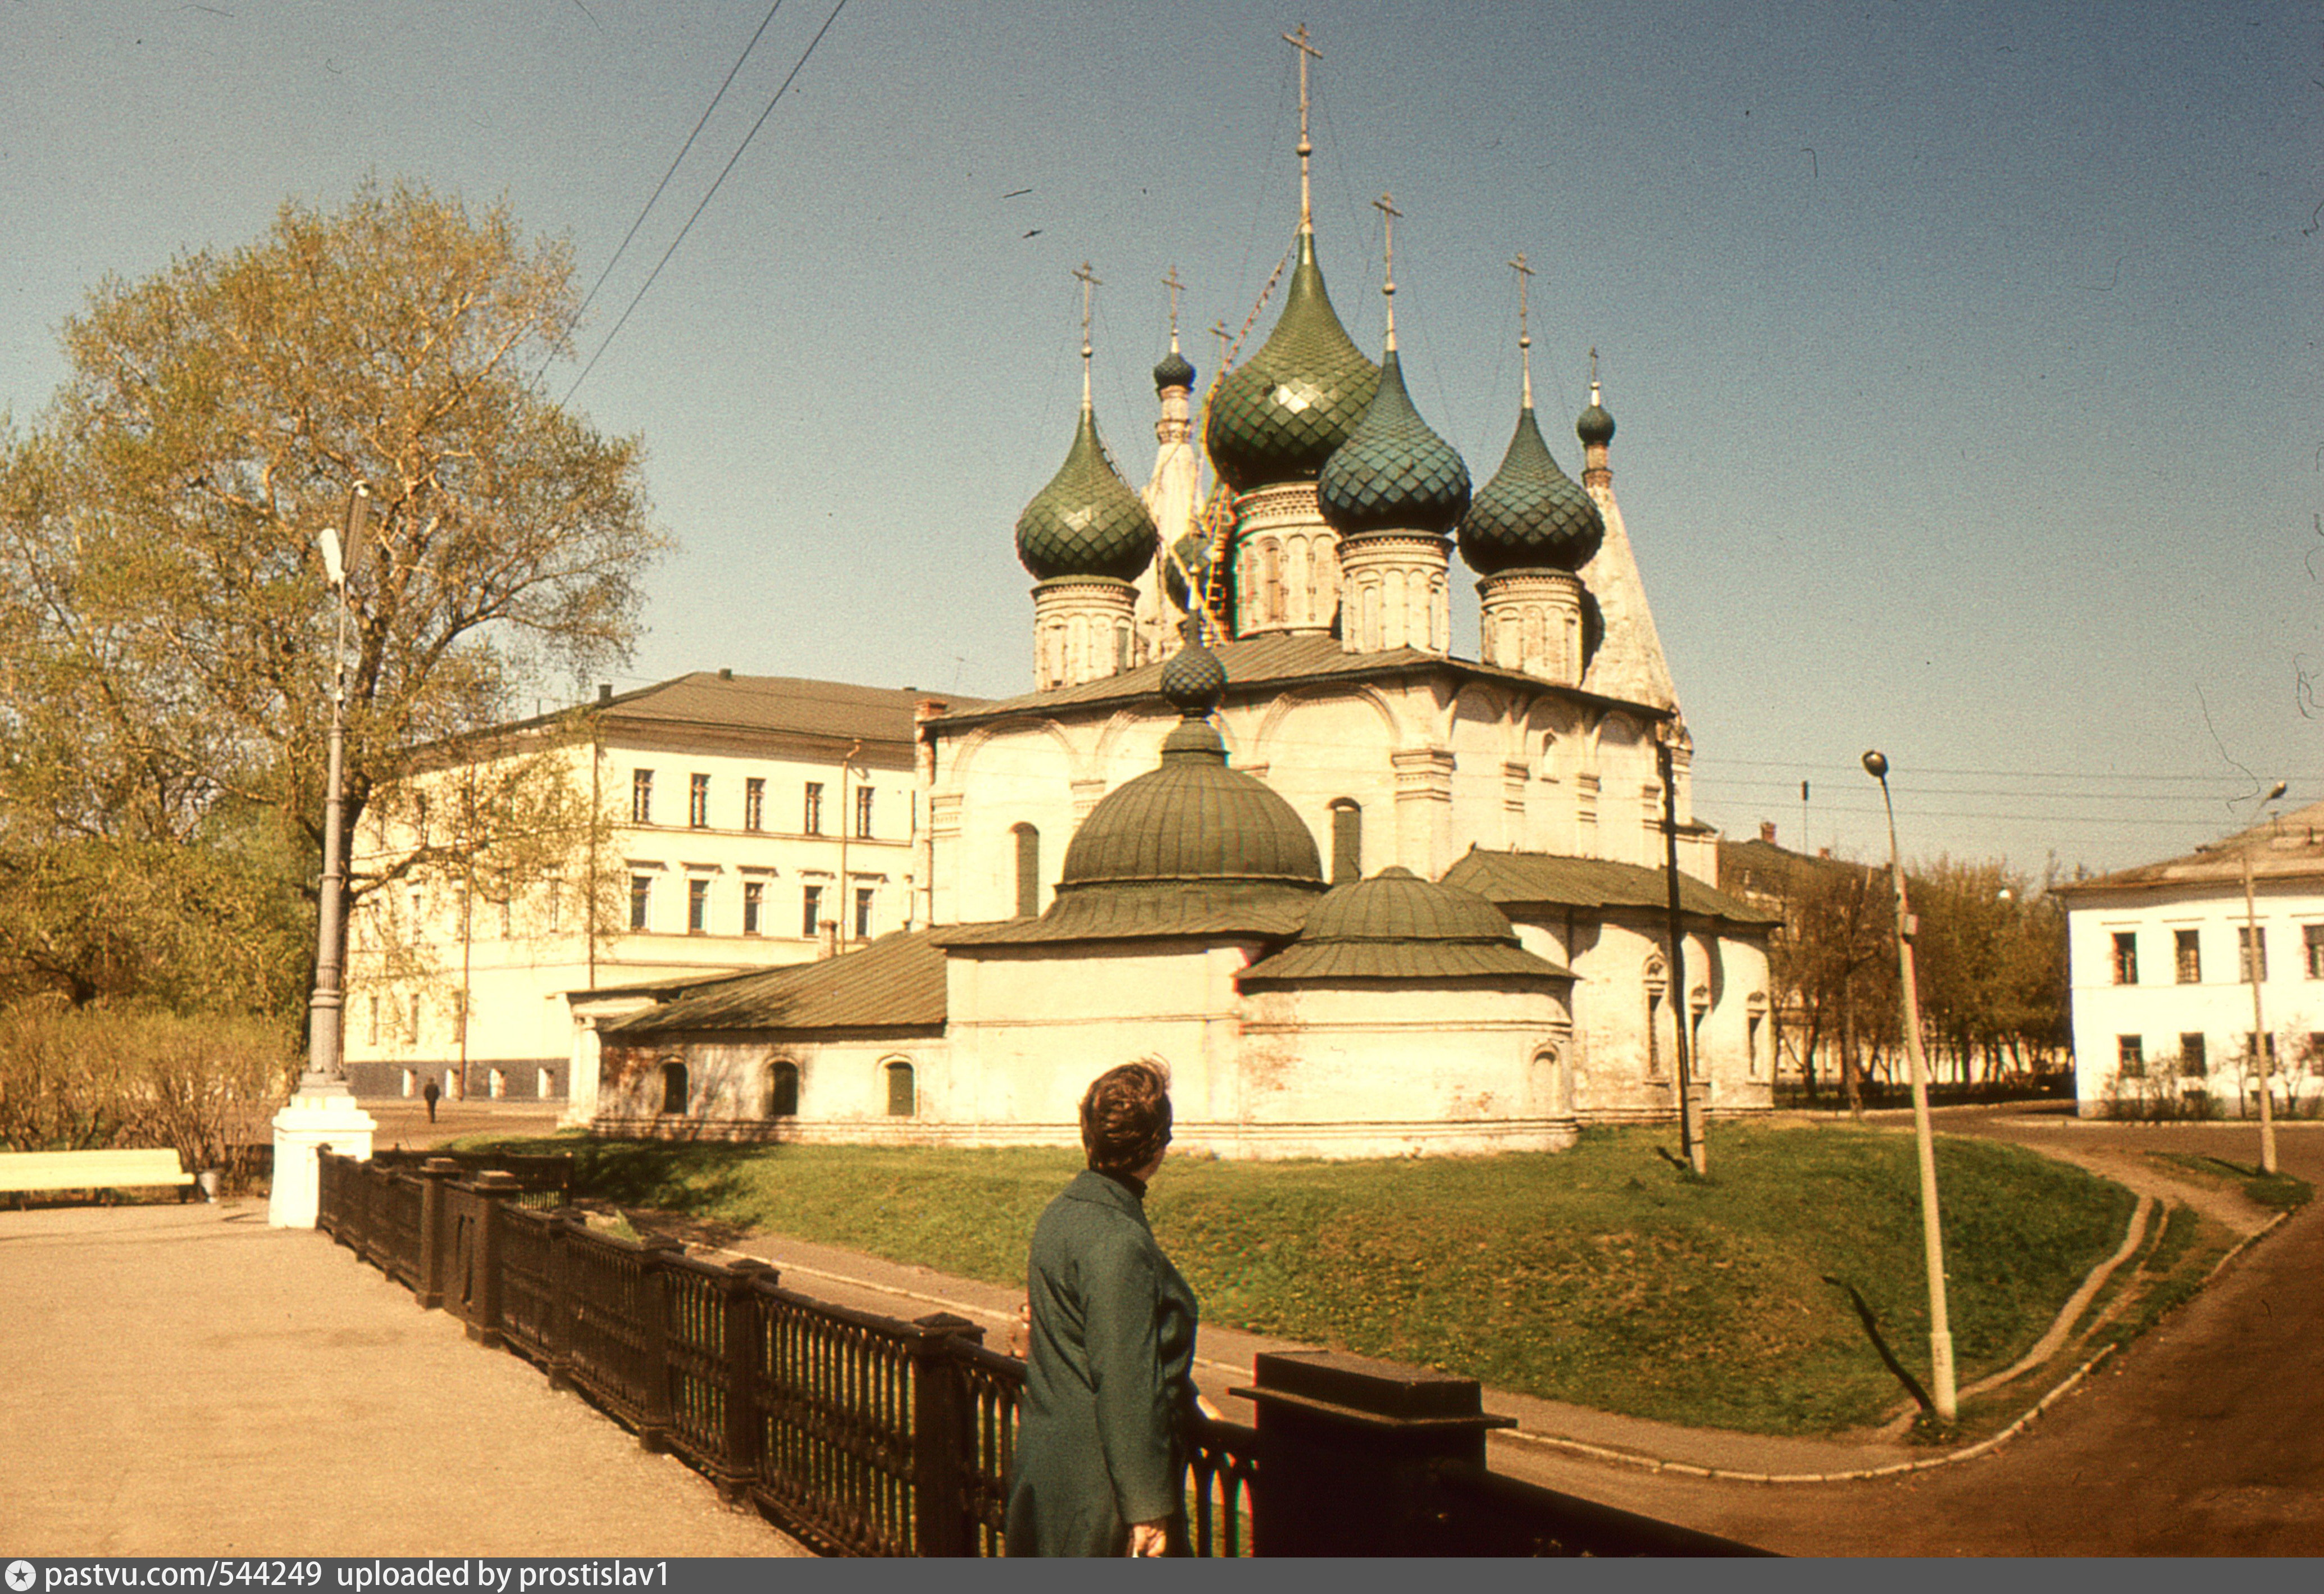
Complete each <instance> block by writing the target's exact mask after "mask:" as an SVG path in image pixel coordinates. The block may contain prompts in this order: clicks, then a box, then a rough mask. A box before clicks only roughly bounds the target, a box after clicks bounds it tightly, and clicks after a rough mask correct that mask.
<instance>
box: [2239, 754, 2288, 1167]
mask: <svg viewBox="0 0 2324 1594" xmlns="http://www.w3.org/2000/svg"><path fill="white" fill-rule="evenodd" d="M2283 793H2284V783H2283V782H2282V781H2281V780H2279V781H2277V782H2276V783H2275V786H2274V788H2273V789H2272V790H2271V791H2269V793H2268V794H2267V797H2265V799H2264V801H2263V802H2262V804H2261V806H2263V807H2264V806H2266V804H2267V803H2272V802H2273V801H2275V800H2276V798H2278V797H2282V795H2283ZM2244 937H2245V944H2244V972H2245V974H2246V975H2247V976H2248V977H2249V978H2250V980H2251V988H2252V1051H2253V1053H2254V1054H2255V1055H2254V1056H2253V1058H2252V1065H2253V1067H2254V1068H2255V1069H2256V1070H2257V1071H2258V1073H2259V1167H2260V1172H2262V1173H2264V1174H2273V1173H2274V1172H2275V1092H2274V1089H2273V1083H2274V1082H2273V1079H2272V1078H2271V1077H2270V1076H2271V1075H2272V1074H2273V1073H2274V1069H2273V1067H2272V1066H2271V1065H2272V1064H2273V1063H2274V1061H2275V1058H2274V1055H2273V1053H2272V1052H2270V1050H2269V1049H2268V1044H2267V1020H2266V1018H2264V1016H2263V1015H2262V1013H2261V1010H2260V1000H2259V982H2260V979H2261V977H2262V976H2263V975H2264V973H2265V972H2266V968H2265V963H2266V947H2265V945H2264V944H2263V943H2262V942H2261V940H2260V938H2259V913H2258V910H2257V909H2256V908H2254V907H2253V905H2252V866H2251V848H2250V847H2248V846H2246V848H2244Z"/></svg>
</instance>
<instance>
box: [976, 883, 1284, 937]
mask: <svg viewBox="0 0 2324 1594" xmlns="http://www.w3.org/2000/svg"><path fill="white" fill-rule="evenodd" d="M1320 889H1321V888H1320V886H1318V885H1305V886H1302V885H1296V884H1291V883H1287V882H1284V881H1279V880H1252V881H1237V880H1148V881H1129V882H1122V883H1112V884H1107V885H1102V886H1088V887H1084V888H1083V889H1079V890H1073V891H1067V890H1062V889H1061V890H1059V891H1058V893H1057V899H1056V901H1055V902H1053V903H1051V904H1050V905H1049V909H1048V911H1047V912H1046V913H1044V914H1043V915H1041V917H1038V918H1028V919H1010V920H1008V921H1007V922H1005V923H1002V924H995V925H957V926H951V927H949V928H945V929H942V930H938V931H936V932H935V935H936V941H937V944H940V945H942V946H945V947H947V948H953V947H974V946H1023V945H1038V944H1047V943H1054V942H1063V941H1152V940H1167V939H1172V938H1177V937H1195V938H1199V939H1203V940H1252V941H1262V942H1271V941H1283V940H1287V939H1289V938H1290V937H1291V936H1292V935H1296V934H1297V933H1298V930H1299V926H1300V924H1301V922H1302V921H1303V920H1304V919H1305V917H1307V911H1308V909H1310V908H1313V907H1314V905H1315V900H1316V898H1317V896H1318V894H1319V892H1320Z"/></svg>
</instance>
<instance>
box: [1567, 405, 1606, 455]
mask: <svg viewBox="0 0 2324 1594" xmlns="http://www.w3.org/2000/svg"><path fill="white" fill-rule="evenodd" d="M1573 435H1574V436H1575V437H1577V438H1581V439H1582V446H1583V447H1588V446H1590V445H1591V444H1592V443H1595V444H1597V445H1598V446H1599V447H1604V446H1605V445H1607V444H1608V443H1610V442H1612V441H1613V440H1614V418H1613V417H1612V416H1610V415H1609V414H1607V413H1606V408H1605V406H1604V405H1602V404H1600V403H1599V402H1598V401H1596V400H1595V399H1592V400H1591V401H1590V408H1589V409H1587V410H1583V411H1582V419H1579V420H1577V421H1575V422H1574V423H1573Z"/></svg>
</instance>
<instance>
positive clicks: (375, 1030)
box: [364, 994, 411, 1096]
mask: <svg viewBox="0 0 2324 1594" xmlns="http://www.w3.org/2000/svg"><path fill="white" fill-rule="evenodd" d="M364 1039H365V1040H366V1041H369V1042H370V1043H371V1044H372V1045H373V1046H377V1045H379V998H378V996H377V995H376V994H374V996H373V997H372V999H371V1018H370V1021H369V1023H368V1024H367V1025H366V1026H365V1027H364ZM403 1093H404V1094H405V1095H407V1096H409V1095H410V1094H411V1092H410V1091H406V1092H403Z"/></svg>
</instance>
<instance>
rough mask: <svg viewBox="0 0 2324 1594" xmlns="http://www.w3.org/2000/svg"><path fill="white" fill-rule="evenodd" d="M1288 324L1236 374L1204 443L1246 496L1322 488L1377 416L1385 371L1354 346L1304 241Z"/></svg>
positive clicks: (1217, 398) (1309, 239)
mask: <svg viewBox="0 0 2324 1594" xmlns="http://www.w3.org/2000/svg"><path fill="white" fill-rule="evenodd" d="M1298 249H1299V260H1298V263H1297V265H1296V266H1295V267H1294V268H1293V270H1292V272H1291V287H1290V290H1289V291H1288V292H1287V293H1286V295H1285V297H1284V300H1283V314H1282V315H1281V316H1280V317H1278V318H1277V320H1276V323H1275V330H1274V331H1272V332H1270V333H1268V336H1267V341H1266V342H1265V343H1264V344H1261V345H1260V346H1259V352H1258V353H1257V354H1255V355H1252V356H1251V357H1250V359H1249V360H1248V361H1247V362H1245V363H1244V364H1241V365H1240V366H1238V367H1236V368H1235V369H1234V370H1233V371H1231V372H1230V373H1227V376H1226V379H1225V380H1224V381H1222V382H1220V383H1219V387H1218V392H1216V394H1215V395H1213V398H1212V400H1211V415H1210V420H1209V423H1208V425H1207V426H1206V427H1205V428H1203V444H1204V446H1205V447H1208V448H1209V450H1210V454H1211V463H1212V464H1213V465H1215V466H1217V467H1218V473H1219V475H1221V476H1222V477H1223V478H1224V479H1225V481H1226V483H1227V485H1229V486H1230V487H1232V488H1233V489H1234V490H1235V491H1236V492H1238V493H1248V492H1250V490H1251V489H1252V488H1254V487H1264V486H1266V485H1268V484H1269V483H1272V482H1312V481H1314V479H1315V475H1316V473H1317V472H1319V471H1321V470H1322V469H1323V462H1324V461H1325V460H1327V459H1329V458H1331V457H1332V451H1333V449H1335V448H1337V447H1339V446H1340V445H1341V444H1342V443H1344V442H1346V441H1347V440H1348V434H1349V433H1350V432H1351V431H1353V430H1354V429H1355V428H1356V423H1357V422H1358V421H1359V420H1361V419H1363V416H1364V411H1365V410H1368V409H1369V408H1370V406H1371V401H1372V393H1373V392H1374V391H1375V390H1376V389H1377V388H1378V387H1379V367H1378V366H1376V365H1374V364H1372V363H1371V362H1370V361H1369V360H1368V359H1366V358H1364V355H1363V351H1362V350H1360V349H1359V348H1357V347H1356V346H1355V345H1354V344H1353V343H1352V342H1351V341H1350V340H1349V337H1348V334H1347V331H1346V329H1345V328H1344V327H1342V326H1341V325H1340V318H1339V316H1338V315H1337V314H1335V313H1334V312H1333V309H1332V299H1331V296H1330V295H1329V294H1328V293H1326V292H1325V291H1324V289H1323V268H1322V267H1320V266H1318V265H1317V264H1316V263H1315V237H1314V234H1312V233H1308V232H1302V233H1301V234H1300V235H1299V244H1298Z"/></svg>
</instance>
